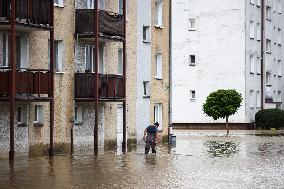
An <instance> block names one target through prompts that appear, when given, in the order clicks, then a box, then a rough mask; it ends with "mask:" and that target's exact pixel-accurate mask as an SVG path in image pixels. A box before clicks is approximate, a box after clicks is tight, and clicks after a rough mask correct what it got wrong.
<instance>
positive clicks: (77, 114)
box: [74, 106, 83, 124]
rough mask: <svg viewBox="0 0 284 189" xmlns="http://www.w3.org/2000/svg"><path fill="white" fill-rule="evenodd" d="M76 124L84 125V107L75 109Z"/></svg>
mask: <svg viewBox="0 0 284 189" xmlns="http://www.w3.org/2000/svg"><path fill="white" fill-rule="evenodd" d="M74 121H75V124H81V123H83V108H82V106H76V107H75V116H74Z"/></svg>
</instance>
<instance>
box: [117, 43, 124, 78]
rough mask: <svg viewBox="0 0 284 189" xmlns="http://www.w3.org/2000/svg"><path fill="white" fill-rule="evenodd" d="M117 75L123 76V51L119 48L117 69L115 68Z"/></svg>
mask: <svg viewBox="0 0 284 189" xmlns="http://www.w3.org/2000/svg"><path fill="white" fill-rule="evenodd" d="M117 73H118V74H119V75H122V74H123V49H121V48H119V49H118V68H117Z"/></svg>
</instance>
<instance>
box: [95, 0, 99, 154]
mask: <svg viewBox="0 0 284 189" xmlns="http://www.w3.org/2000/svg"><path fill="white" fill-rule="evenodd" d="M95 2H96V4H95V10H94V18H95V20H94V22H95V24H94V32H95V49H94V54H95V62H96V67H95V72H96V73H95V74H96V76H95V128H94V155H98V151H99V150H98V149H99V125H98V123H99V120H98V118H99V109H98V106H99V89H98V86H99V85H98V82H99V78H98V77H99V74H98V71H99V69H98V66H99V61H98V60H99V58H98V51H99V40H98V37H99V23H98V22H99V19H98V9H99V6H98V0H95Z"/></svg>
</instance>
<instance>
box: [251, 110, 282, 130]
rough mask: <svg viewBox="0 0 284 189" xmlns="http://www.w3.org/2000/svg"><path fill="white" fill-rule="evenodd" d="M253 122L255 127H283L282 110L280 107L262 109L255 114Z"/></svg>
mask: <svg viewBox="0 0 284 189" xmlns="http://www.w3.org/2000/svg"><path fill="white" fill-rule="evenodd" d="M255 123H256V127H257V128H261V129H270V128H277V129H278V128H281V127H282V128H283V127H284V111H283V110H280V109H276V108H275V109H263V110H260V111H258V112H257V113H256V114H255Z"/></svg>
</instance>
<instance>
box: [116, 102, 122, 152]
mask: <svg viewBox="0 0 284 189" xmlns="http://www.w3.org/2000/svg"><path fill="white" fill-rule="evenodd" d="M116 120H117V121H116V142H117V146H118V148H117V152H118V153H119V152H122V142H123V107H122V105H118V106H117V112H116Z"/></svg>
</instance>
